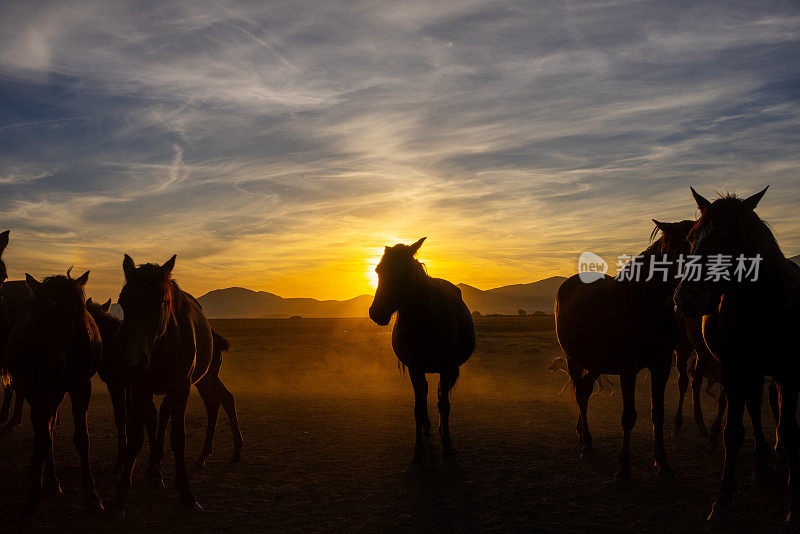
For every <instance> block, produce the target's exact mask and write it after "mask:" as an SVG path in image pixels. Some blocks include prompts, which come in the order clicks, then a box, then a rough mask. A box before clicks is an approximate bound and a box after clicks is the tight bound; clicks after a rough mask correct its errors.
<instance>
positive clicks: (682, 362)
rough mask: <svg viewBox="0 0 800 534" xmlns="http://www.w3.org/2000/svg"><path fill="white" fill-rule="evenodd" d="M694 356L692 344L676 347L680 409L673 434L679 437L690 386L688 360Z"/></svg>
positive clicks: (676, 414)
mask: <svg viewBox="0 0 800 534" xmlns="http://www.w3.org/2000/svg"><path fill="white" fill-rule="evenodd" d="M691 356H692V349H691V346H689V347H686V346H683V343H681V344H679V345H678V348H677V349H675V367H676V368H677V370H678V409H677V410H676V411H675V427H674V428H673V430H672V436H673V437H678V436H680V434H681V427H682V426H683V400H684V398H685V397H686V389H687V388H688V387H689V374H688V373H687V372H686V362H688V361H689V358H690V357H691Z"/></svg>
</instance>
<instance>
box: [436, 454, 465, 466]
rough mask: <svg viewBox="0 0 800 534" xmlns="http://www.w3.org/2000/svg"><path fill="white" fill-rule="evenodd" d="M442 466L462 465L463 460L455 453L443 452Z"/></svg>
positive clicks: (440, 462)
mask: <svg viewBox="0 0 800 534" xmlns="http://www.w3.org/2000/svg"><path fill="white" fill-rule="evenodd" d="M439 465H440V466H442V467H461V462H459V461H458V457H457V456H456V455H455V454H443V455H442V459H441V460H440V461H439Z"/></svg>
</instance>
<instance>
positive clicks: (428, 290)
mask: <svg viewBox="0 0 800 534" xmlns="http://www.w3.org/2000/svg"><path fill="white" fill-rule="evenodd" d="M691 191H692V194H693V196H694V199H695V201H696V203H697V207H698V208H699V210H700V217H699V218H698V220H696V221H690V220H686V221H680V222H675V223H662V222H658V221H654V222H655V223H656V229H655V230H654V234H653V236H651V239H654V238H655V237H656V235H657V236H658V238H657V239H655V240H654V241H653V243H652V244H651V245H650V246H649V247H648V248H647V249H646V250H645V251H643V252H642V254H641V255H640V257H641V258H643V260H644V261H645V265H647V263H648V262H655V261H660V262H662V265H663V260H664V259H666V260H668V261H667V262H666V263H667V265H668V266H669V267H668V268H669V273H668V276H666V277H661V278H659V277H651V278H648V279H646V280H642V279H637V278H634V277H626V276H617V277H610V276H603V277H601V278H599V279H597V280H594V281H591V282H587V281H585V280H582V279H581V278H580V277H579V275H575V276H573V277H571V278H569V279H567V280H566V281H565V282H564V283H563V284H562V285H561V287H560V288H559V289H558V292H557V295H556V303H555V322H556V334H557V337H558V341H559V343H560V345H561V347H562V349H563V350H564V353H565V355H566V363H567V365H566V367H567V372H568V374H569V376H570V379H571V382H572V384H573V386H574V391H575V399H576V401H577V405H578V410H579V416H578V422H577V428H576V430H577V434H578V443H579V447H580V449H581V452H582V454H587V453H589V452H590V451H591V450H592V436H591V433H590V431H589V425H588V419H587V409H588V402H589V399H590V397H591V395H592V392H593V390H594V387H595V383H596V381H597V380H598V379H599V378H600V377H601V375H619V377H620V386H621V388H620V389H621V394H622V401H623V411H622V427H623V441H622V449H621V451H620V454H619V460H618V469H617V473H616V477H617V479H618V480H619V481H620V482H621V483H623V484H628V483H629V482H630V479H631V469H630V437H631V431H632V429H633V426H634V424H635V422H636V417H637V413H636V406H635V386H636V377H637V375H638V374H639V372H640V371H642V370H644V369H648V370H649V372H650V387H651V397H652V404H651V408H652V413H651V417H652V424H653V438H654V445H653V450H654V457H655V467H656V469H657V473H658V475H659V477H662V478H673V477H674V473H673V471H672V469H671V467H670V465H669V463H668V461H667V454H666V450H665V446H664V435H663V434H664V392H665V387H666V384H667V380H668V377H669V374H670V370H671V366H672V361H673V354H676V355H677V358H676V359H677V368H678V375H679V378H678V385H679V389H680V400H679V406H678V412H677V415H676V418H675V432H676V433H677V432H680V430H681V425H682V417H683V416H682V412H683V400H684V396H685V393H686V391H687V388H688V384H689V380H688V365H687V363H688V362H689V361H690V358H691V355H692V354H695V355H696V357H695V359H694V363H695V364H694V369H693V371H692V373H693V380H692V398H693V404H694V418H695V421H696V422H697V425H698V427H699V429H700V431H701V432H703V433H706V434H707V433H708V431H707V429H706V427H705V423H704V420H703V415H702V411H701V410H700V398H699V396H700V388H701V384H702V377H703V375H704V374H706V373H709V374H710V375H712V376H716V378H717V379H718V380H719V381H720V382H721V384H722V393H721V394H720V401H719V409H718V412H717V416H716V420H715V423H714V425H712V427H711V432H710V435H709V439H710V444H711V445H714V444H715V443H716V440H717V436H718V434H719V431H720V426H721V421H722V416H723V413H724V411H725V409H726V408H727V420H726V424H725V428H724V437H723V445H724V450H725V459H724V467H723V475H722V480H721V483H720V489H719V494H718V495H717V498H716V499H715V501H714V506H713V508H712V511H711V514H710V515H709V520H715V521H728V520H731V519H732V518H733V514H734V508H733V495H734V492H735V490H736V478H735V463H736V458H737V455H738V452H739V449H740V448H741V445H742V442H743V440H744V426H743V420H742V419H743V414H744V410H745V409H747V411H748V414H749V416H750V418H751V421H752V424H753V430H754V435H755V442H756V447H755V454H756V462H755V473H754V476H756V477H760V476H763V474H764V473H765V472H766V470H767V469H768V467H769V466H768V459H769V447H768V445H767V441H766V439H765V437H764V432H763V428H762V425H761V405H762V399H763V390H764V383H765V380H766V379H767V377H769V380H770V382H769V387H770V395H769V399H770V405H771V407H772V410H773V415H774V417H775V419H776V423H777V432H776V434H777V441H776V446H775V451H776V452H777V454H778V462H779V465H786V466H788V473H789V481H788V486H789V490H790V504H789V513H788V515H787V518H786V520H787V522H788V523H790V524H798V523H800V457H799V456H798V452H799V451H798V449H800V428H798V421H797V414H796V411H797V402H798V395H799V394H800V358H798V355H797V343H796V339H795V337H794V331H793V327H796V325H798V324H800V268H798V267H797V265H795V264H794V263H793V262H791V261H790V260H788V259H787V258H786V257H785V256H784V255H783V253H782V252H781V250H780V248H779V246H778V244H777V242H776V240H775V238H774V236H773V234H772V232H771V230H770V229H769V227H768V226H767V225H766V224H765V223H764V222H763V221H762V220H761V219H760V218H759V217H758V215H757V214H756V213H755V208H756V206H757V204H758V202H759V201H760V200H761V197H762V196H763V195H764V193H765V192H766V188H765V189H764V190H762V191H760V192H759V193H756V194H754V195H752V196H750V197H747V198H744V199H741V198H738V197H736V196H734V195H728V196H725V197H720V198H718V199H716V200H714V201H713V202H711V201H709V200H707V199H706V198H704V197H703V196H701V195H700V194H698V193H697V192H696V191H695V190H694V189H692V190H691ZM8 237H9V232H8V231H6V232H3V233H2V234H0V255H1V254H2V251H3V250H4V249H5V247H6V245H7V244H8ZM424 240H425V238H422V239H420V240H419V241H417V242H416V243H414V244H412V245H404V244H397V245H394V246H392V247H388V246H387V247H386V249H385V251H384V254H383V256H382V258H381V260H380V263H379V264H378V266H377V267H376V272H377V275H378V287H377V289H376V293H375V298H374V301H373V303H372V305H371V307H370V309H369V316H370V318H371V319H372V320H373V321H374V322H375V323H377V324H378V325H381V326H385V325H388V324H389V323H390V321H391V318H392V316H393V315H395V314H396V315H397V318H396V321H395V323H394V327H393V331H392V348H393V349H394V352H395V354H396V355H397V358H398V360H399V362H400V363H401V364H402V366H403V368H407V370H408V374H409V377H410V379H411V383H412V386H413V390H414V396H415V402H414V418H415V423H416V436H415V438H416V439H415V445H414V451H413V457H412V467H415V468H420V467H421V466H422V464H423V457H424V455H425V450H426V449H425V444H424V441H423V439H424V438H425V437H426V436H429V435H430V431H431V421H430V418H429V415H428V411H427V394H428V383H427V380H426V374H427V373H438V374H439V375H440V381H439V392H438V403H437V406H438V410H439V414H440V418H439V433H440V435H441V444H442V456H443V461H453V460H454V458H455V454H456V453H455V448H454V447H453V440H452V437H451V435H450V424H449V414H450V391H451V389H452V388H453V386H454V385H455V383H456V380H457V379H458V376H459V368H460V366H461V365H462V364H464V363H465V362H466V361H467V360H468V359H469V358H470V356H471V355H472V353H473V352H474V350H475V345H476V340H475V328H474V324H473V321H472V316H471V314H470V311H469V309H468V308H467V306H466V305H465V304H464V302H463V299H462V298H461V292H460V290H459V289H458V288H457V287H456V286H455V285H453V284H451V283H450V282H448V281H446V280H442V279H439V278H432V277H430V276H428V274H427V273H426V271H425V269H424V266H423V265H422V264H421V263H420V262H419V261H418V260H417V259H415V255H416V254H417V252H418V251H419V249H420V247H421V246H422V243H423V241H424ZM687 254H692V255H695V256H699V257H700V258H703V259H704V261H708V259H709V258H711V257H713V256H718V255H727V256H730V257H737V256H740V255H743V256H745V257H749V258H754V257H760V258H761V259H762V261H761V267H760V275H759V276H758V277H756V278H754V279H747V280H738V279H736V278H735V277H733V276H730V273H728V276H724V277H722V278H718V279H715V280H713V281H710V280H709V279H707V278H703V277H697V278H691V279H690V278H687V277H681V276H680V273H679V271H678V265H679V262H678V259H679V257H680V256H682V255H687ZM174 265H175V256H173V257H172V258H170V260H168V261H167V262H166V263H164V264H163V265H158V264H144V265H139V266H136V265H135V263H134V261H133V259H131V257H130V256H128V255H127V254H126V255H125V258H124V261H123V271H124V275H125V284H124V286H123V288H122V291H121V293H120V296H119V304H120V306H121V307H122V310H123V313H124V316H123V319H122V320H119V319H117V318H115V317H113V316H112V315H110V314H109V313H108V312H109V306H110V304H111V303H110V301H109V302H106V303H105V304H103V305H97V304H95V303H93V302H92V301H91V300H88V301H87V300H86V299H85V296H84V291H83V288H84V286H85V285H86V283H87V280H88V277H89V273H88V271H87V272H86V273H84V274H83V275H81V276H80V277H78V278H72V277H71V275H70V272H69V271H68V272H67V274H66V276H65V275H54V276H50V277H47V278H45V279H44V280H42V281H38V280H36V279H34V278H33V277H31V276H30V275H26V280H25V281H24V282H5V283H3V284H2V286H0V303H1V304H2V306H0V333H1V334H2V336H3V339H0V343H2V345H0V346H2V347H4V349H3V351H2V353H0V354H1V356H2V358H1V359H0V364H2V365H1V368H0V371H2V376H3V377H4V379H5V378H6V377H7V378H9V379H10V380H11V381H12V382H11V383H13V388H14V389H15V391H16V395H17V401H18V402H17V406H15V409H14V414H13V415H12V418H11V419H12V422H11V423H9V425H13V424H18V422H19V417H20V416H21V406H22V405H21V402H20V401H19V399H23V398H24V399H26V400H27V401H28V403H29V405H30V409H31V421H32V423H33V429H34V442H33V453H32V459H31V469H30V477H31V478H30V484H29V488H30V493H29V496H28V502H27V505H26V507H25V509H24V513H25V515H26V516H27V517H32V516H33V514H35V512H36V508H37V504H38V502H39V499H40V496H41V494H42V492H43V489H47V490H50V491H55V492H58V491H60V489H59V486H58V479H57V478H56V474H55V465H54V463H53V449H52V435H53V428H54V425H55V419H56V416H57V411H58V407H59V405H60V403H61V401H62V400H63V398H64V396H65V395H66V394H67V393H68V394H69V395H70V397H71V400H72V412H73V420H74V423H75V435H74V442H75V446H76V448H77V450H78V452H79V455H80V459H81V466H82V485H83V489H84V492H85V494H86V505H87V508H88V509H89V510H95V511H97V510H102V508H103V505H102V504H101V500H100V497H99V496H98V495H97V492H96V491H95V487H94V479H93V475H92V470H91V464H90V462H89V435H88V429H87V423H86V413H87V409H88V404H89V397H90V395H91V381H90V379H91V377H92V376H93V375H94V374H95V373H96V372H97V373H99V375H100V378H101V379H102V380H103V381H104V382H105V383H106V385H107V387H108V390H109V392H110V395H111V399H112V403H113V408H114V418H115V422H116V425H117V429H118V431H119V452H118V460H117V465H118V468H119V470H120V472H121V474H120V479H119V484H118V486H117V490H116V495H115V497H114V499H113V500H112V501H111V503H110V505H109V507H110V508H111V509H112V510H113V511H114V512H115V514H116V515H118V516H124V514H125V501H126V496H127V494H128V491H129V490H130V487H131V479H132V473H133V468H134V464H135V462H136V458H137V455H138V454H139V452H140V450H141V447H142V444H143V441H144V432H145V429H146V430H147V432H148V435H149V439H150V463H149V466H148V469H147V478H148V480H149V481H150V482H151V483H154V484H157V485H161V484H163V482H162V481H161V473H160V461H161V458H162V456H163V447H164V435H165V431H166V426H167V423H168V422H169V421H170V420H171V421H172V426H171V432H170V442H171V446H172V450H173V454H174V456H175V477H176V486H177V488H178V491H179V494H180V500H181V503H182V504H183V505H184V506H186V507H188V508H189V509H192V510H199V509H200V505H199V504H198V503H197V501H196V499H195V498H194V496H193V494H192V492H191V489H190V487H189V482H188V477H187V472H186V465H185V459H184V445H185V438H186V432H185V428H184V416H185V411H186V405H187V401H188V398H189V392H190V388H191V386H192V385H193V384H194V385H195V387H196V388H197V390H198V392H199V393H200V395H201V397H202V399H203V401H204V403H205V407H206V410H207V414H208V428H207V432H206V439H205V442H204V446H203V449H202V452H201V454H200V457H199V458H198V460H197V464H196V465H197V466H198V467H202V465H203V463H204V462H205V459H206V458H207V456H208V455H209V454H210V453H211V449H212V445H213V439H214V428H215V427H216V419H217V414H218V411H219V408H220V406H222V407H223V408H224V409H225V411H226V412H227V414H228V417H229V420H230V422H231V430H232V434H233V439H234V451H235V452H234V460H238V459H239V457H240V455H241V449H242V437H241V433H240V432H239V427H238V420H237V417H236V411H235V403H234V399H233V395H231V393H230V392H229V391H228V390H227V388H226V387H225V386H224V384H223V383H222V382H221V380H220V379H219V370H220V365H221V363H222V352H223V351H224V350H226V349H227V348H228V343H227V341H226V340H225V339H224V338H223V337H222V336H220V335H218V334H217V333H215V332H214V331H213V330H212V329H211V326H210V325H209V323H208V321H207V319H206V318H205V316H204V315H203V311H202V308H201V306H200V304H199V303H198V302H197V301H196V300H195V299H194V298H193V297H192V296H191V295H189V294H188V293H186V292H184V291H182V290H181V289H180V288H179V287H178V285H177V283H176V282H175V281H174V280H173V279H172V277H171V273H172V269H173V267H174ZM628 268H631V264H629V265H628V267H625V269H628ZM623 274H624V269H623ZM5 279H6V269H5V264H4V263H3V262H2V261H1V257H0V282H3V281H5ZM8 391H10V389H8V388H7V392H8ZM155 394H164V400H163V402H162V404H161V407H160V410H156V407H155V404H154V395H155ZM9 400H10V399H9V398H8V396H7V398H6V399H5V400H4V403H3V411H2V413H4V414H5V416H6V417H7V415H8V411H9V408H8V407H9V404H10V403H9ZM6 428H9V427H8V426H7V427H6Z"/></svg>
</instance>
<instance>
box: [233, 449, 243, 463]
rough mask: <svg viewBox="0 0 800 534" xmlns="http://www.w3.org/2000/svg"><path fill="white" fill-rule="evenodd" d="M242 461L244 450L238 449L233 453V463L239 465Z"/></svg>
mask: <svg viewBox="0 0 800 534" xmlns="http://www.w3.org/2000/svg"><path fill="white" fill-rule="evenodd" d="M241 461H242V450H241V449H237V450H235V451H233V458H231V463H234V464H238V463H239V462H241Z"/></svg>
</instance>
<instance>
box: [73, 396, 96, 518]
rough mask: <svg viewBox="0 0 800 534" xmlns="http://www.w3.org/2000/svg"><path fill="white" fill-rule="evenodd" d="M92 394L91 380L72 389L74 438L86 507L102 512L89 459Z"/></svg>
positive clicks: (92, 510)
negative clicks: (88, 417) (79, 462)
mask: <svg viewBox="0 0 800 534" xmlns="http://www.w3.org/2000/svg"><path fill="white" fill-rule="evenodd" d="M91 396H92V383H91V382H90V381H89V380H87V381H86V382H84V383H83V384H79V385H78V386H77V387H76V388H75V389H73V390H72V391H70V394H69V398H70V400H71V404H72V420H73V422H74V424H75V435H74V436H73V438H72V440H73V442H74V443H75V448H76V449H77V450H78V455H79V456H80V458H81V486H82V487H83V492H84V495H85V496H86V509H87V510H89V511H91V512H101V511H102V510H103V503H102V501H101V500H100V497H99V496H98V495H97V491H96V490H95V486H94V474H92V464H91V462H90V459H89V424H88V423H87V421H86V413H87V412H88V410H89V399H91Z"/></svg>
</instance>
